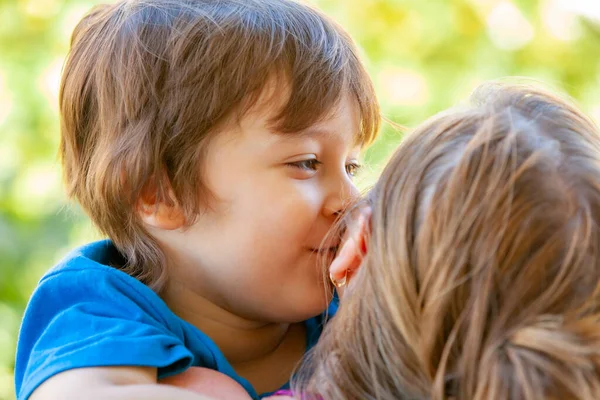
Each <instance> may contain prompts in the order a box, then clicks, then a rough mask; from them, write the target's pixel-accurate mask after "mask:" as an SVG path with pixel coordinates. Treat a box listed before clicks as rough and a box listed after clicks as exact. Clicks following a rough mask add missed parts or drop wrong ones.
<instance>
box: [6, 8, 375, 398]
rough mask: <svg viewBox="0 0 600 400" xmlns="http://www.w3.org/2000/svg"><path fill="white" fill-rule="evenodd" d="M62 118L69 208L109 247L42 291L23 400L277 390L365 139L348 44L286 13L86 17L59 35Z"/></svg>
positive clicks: (355, 65)
mask: <svg viewBox="0 0 600 400" xmlns="http://www.w3.org/2000/svg"><path fill="white" fill-rule="evenodd" d="M60 109H61V128H62V129H61V130H62V140H61V146H60V153H61V156H62V162H63V165H64V177H65V182H66V186H67V190H68V193H69V195H70V196H72V197H73V198H75V199H76V200H77V201H78V202H79V203H80V204H81V206H82V207H83V209H84V210H86V212H87V213H88V215H89V216H90V217H91V219H92V221H93V222H94V223H95V225H96V226H97V227H98V228H99V229H100V230H101V231H102V232H103V233H104V234H106V235H107V237H108V238H109V240H105V241H100V242H96V243H91V244H89V245H87V246H84V247H82V248H79V249H76V250H75V251H73V252H72V253H71V254H69V255H68V256H67V257H66V258H65V259H64V260H63V261H62V262H60V263H59V264H58V265H57V266H55V267H54V268H53V269H52V270H51V271H49V272H48V273H47V274H46V276H44V277H43V278H42V280H41V281H40V283H39V286H38V287H37V289H36V290H35V292H34V294H33V295H32V298H31V300H30V303H29V305H28V308H27V310H26V312H25V316H24V319H23V323H22V327H21V332H20V337H19V343H18V349H17V360H16V368H15V382H16V390H17V395H18V398H19V399H28V398H32V399H36V400H39V399H58V398H60V399H70V398H77V399H96V398H98V399H125V398H126V399H190V400H192V399H201V398H203V397H202V396H201V395H200V394H197V393H193V392H191V391H187V390H182V389H179V388H176V387H175V386H169V385H156V383H157V382H158V380H159V379H164V378H167V377H170V376H174V375H177V374H179V373H181V372H182V371H185V370H186V369H187V368H189V367H190V366H200V367H204V369H207V368H208V369H211V370H215V371H218V372H220V373H222V374H224V375H223V376H228V377H230V378H231V379H233V380H234V381H235V382H237V383H239V384H240V385H241V386H242V387H243V388H244V389H245V390H246V391H247V392H248V394H249V395H250V396H251V397H252V398H258V397H259V395H258V394H259V393H269V392H272V391H275V390H276V389H279V388H281V387H286V382H287V380H288V378H289V376H290V373H291V371H292V369H293V367H294V366H295V365H296V363H297V362H298V361H299V360H300V359H301V357H302V356H303V354H304V353H305V352H306V350H307V349H308V348H310V347H311V346H312V344H313V343H314V342H315V341H316V339H317V337H318V336H319V334H320V327H321V323H322V318H321V317H320V316H319V315H320V314H321V313H322V312H323V311H324V310H325V308H326V306H327V303H328V298H327V296H326V295H325V293H326V292H327V290H326V289H325V287H324V281H323V279H322V274H323V271H322V270H321V269H320V268H319V262H318V260H319V259H320V258H321V257H322V256H327V255H329V254H331V253H332V252H334V251H335V249H336V247H337V244H338V243H337V242H336V241H335V240H325V238H326V233H327V231H328V229H329V228H330V226H331V225H332V223H333V222H334V220H335V219H336V217H337V215H338V213H339V211H340V210H341V209H342V208H343V207H344V203H345V201H346V200H347V199H348V198H349V197H351V196H353V195H354V194H355V188H354V186H353V184H352V181H351V178H352V176H353V175H354V172H355V170H356V168H357V158H358V155H359V154H358V153H359V150H360V149H361V147H363V146H365V145H366V144H368V143H370V142H371V141H372V139H373V138H374V135H375V133H376V131H377V129H378V125H379V113H378V111H379V110H378V105H377V101H376V99H375V96H374V93H373V88H372V85H371V82H370V80H369V78H368V76H367V74H366V72H365V70H364V68H363V67H362V65H361V64H360V62H359V60H358V59H357V57H356V50H355V48H354V46H353V44H352V42H351V40H350V39H349V37H348V36H347V34H346V33H344V32H343V31H342V29H341V28H340V27H338V26H337V25H335V24H334V23H333V22H332V21H331V20H329V19H328V18H326V17H325V16H323V15H322V14H321V13H319V12H317V11H315V10H314V9H312V8H310V7H308V6H306V5H303V4H301V3H297V2H294V1H290V0H243V1H242V0H218V1H217V0H202V1H200V0H143V1H142V0H128V1H121V2H119V3H116V4H114V5H105V6H100V7H97V8H95V9H94V10H93V11H92V12H91V13H90V14H89V15H87V16H86V17H85V18H84V19H83V20H82V21H81V22H80V23H79V24H78V26H77V27H76V29H75V31H74V33H73V38H72V48H71V52H70V55H69V58H68V60H67V63H66V65H65V69H64V74H63V79H62V85H61V96H60ZM315 316H316V317H315ZM200 392H201V391H200Z"/></svg>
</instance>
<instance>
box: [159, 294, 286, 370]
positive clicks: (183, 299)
mask: <svg viewBox="0 0 600 400" xmlns="http://www.w3.org/2000/svg"><path fill="white" fill-rule="evenodd" d="M162 298H163V300H164V301H165V303H166V304H167V305H168V306H169V308H170V309H171V310H172V311H173V312H174V313H175V314H176V315H177V316H179V317H180V318H182V319H184V320H185V321H187V322H189V323H191V324H192V325H194V326H195V327H196V328H198V329H200V330H201V331H202V332H203V333H205V334H206V335H208V336H209V337H210V338H211V339H212V340H213V341H214V342H215V344H216V345H217V346H218V347H219V349H220V350H221V351H222V352H223V355H224V356H225V358H227V360H228V361H229V362H230V363H231V364H232V365H233V366H234V367H235V365H237V364H240V365H243V364H251V363H254V362H259V361H261V360H263V359H265V358H267V357H268V356H270V355H271V354H272V353H274V352H275V351H276V350H277V349H278V348H279V347H280V346H281V344H282V343H283V342H284V340H285V338H286V336H287V333H288V331H289V328H290V324H287V323H265V322H256V321H250V320H247V319H244V318H242V317H240V316H238V315H235V314H233V313H231V312H230V311H228V310H225V309H224V308H222V307H219V306H218V305H216V304H215V303H213V302H212V301H210V300H208V299H207V298H205V297H203V296H201V295H200V294H198V293H196V292H194V291H192V290H190V289H189V288H187V287H185V285H179V284H177V282H170V283H169V284H168V285H167V287H166V288H165V291H164V292H163V294H162Z"/></svg>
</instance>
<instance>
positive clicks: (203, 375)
mask: <svg viewBox="0 0 600 400" xmlns="http://www.w3.org/2000/svg"><path fill="white" fill-rule="evenodd" d="M158 383H161V384H165V385H171V386H177V387H179V388H182V389H187V390H191V391H193V392H196V393H199V394H202V395H205V396H209V397H211V398H214V399H227V400H251V397H250V395H249V394H248V392H246V390H245V389H244V388H243V387H242V386H241V385H240V384H239V383H237V382H236V381H235V380H233V379H232V378H230V377H229V376H227V375H225V374H223V373H221V372H218V371H214V370H212V369H208V368H200V367H190V368H188V369H187V370H186V371H184V372H182V373H180V374H178V375H174V376H170V377H168V378H165V379H161V380H160V381H159V382H158ZM276 398H285V397H280V396H277V397H276Z"/></svg>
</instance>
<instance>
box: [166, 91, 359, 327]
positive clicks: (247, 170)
mask: <svg viewBox="0 0 600 400" xmlns="http://www.w3.org/2000/svg"><path fill="white" fill-rule="evenodd" d="M273 112H274V111H273V108H272V107H271V108H269V109H268V110H263V111H261V112H258V111H257V112H254V113H253V112H250V113H248V114H247V115H246V116H245V117H244V118H243V119H242V120H241V121H240V124H239V125H237V126H236V127H234V128H231V129H230V130H228V131H226V132H223V133H219V134H217V136H216V137H215V138H214V139H213V141H212V142H211V144H210V146H209V149H208V152H207V159H206V163H205V164H204V167H203V171H202V172H203V173H202V178H203V179H204V180H205V182H206V183H207V185H208V188H209V189H210V190H211V191H212V193H213V194H214V195H215V197H216V201H214V202H213V204H212V208H211V209H209V210H208V211H206V212H205V213H203V214H202V215H200V216H199V217H198V220H197V222H195V223H194V225H192V226H191V227H190V228H189V229H187V230H176V231H169V232H163V233H164V235H160V236H161V237H160V238H159V240H160V241H161V244H162V245H163V248H165V249H166V251H167V256H168V257H169V258H170V261H171V262H172V263H173V268H172V270H171V271H172V273H171V275H170V278H171V279H174V280H176V281H177V284H178V285H182V284H183V285H185V286H186V288H187V289H190V290H193V291H194V292H196V293H198V294H200V295H202V296H203V297H205V298H207V299H208V300H210V301H212V302H213V303H215V304H217V305H218V306H220V307H222V308H224V309H226V310H228V311H230V312H232V313H234V314H236V315H238V316H241V317H244V318H248V319H251V320H254V321H269V322H294V321H301V320H304V319H306V318H308V317H311V316H314V315H316V314H318V313H320V312H322V311H323V309H324V307H325V306H326V295H325V293H326V291H325V288H324V284H325V283H324V281H323V271H322V265H321V257H322V255H320V254H319V253H320V252H328V251H334V250H335V247H336V246H337V245H338V243H322V241H323V239H324V238H325V236H326V234H327V232H328V230H329V228H330V227H331V226H332V224H333V222H334V221H335V220H336V217H337V213H338V212H339V211H340V210H341V209H342V208H343V206H344V205H345V204H346V202H347V201H348V200H349V198H350V197H352V196H356V195H357V194H358V193H357V190H356V188H355V186H354V185H353V182H352V173H353V172H354V171H353V169H354V168H355V166H356V164H357V163H358V156H359V150H360V148H359V147H358V146H357V145H356V143H355V138H356V133H357V132H358V130H359V121H358V115H357V112H356V109H355V106H354V103H353V102H352V101H351V99H350V98H343V99H342V100H341V101H340V103H339V105H338V106H337V107H336V109H335V110H334V112H333V113H332V114H331V116H329V117H328V118H326V120H324V121H322V122H319V123H317V124H315V125H313V126H312V127H310V128H308V129H307V130H306V131H305V132H304V133H303V134H300V133H291V134H280V133H274V132H272V131H270V130H269V128H268V124H267V122H268V120H269V118H270V117H272V116H273Z"/></svg>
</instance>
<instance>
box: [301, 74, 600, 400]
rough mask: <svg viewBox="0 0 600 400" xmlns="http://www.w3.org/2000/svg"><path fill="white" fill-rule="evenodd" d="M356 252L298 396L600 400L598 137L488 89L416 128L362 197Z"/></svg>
mask: <svg viewBox="0 0 600 400" xmlns="http://www.w3.org/2000/svg"><path fill="white" fill-rule="evenodd" d="M369 202H370V203H371V204H370V205H371V207H372V219H371V229H372V230H371V234H370V237H369V239H368V246H367V247H368V250H367V254H366V255H365V258H364V259H363V262H362V265H361V268H360V270H359V271H358V272H357V274H356V275H355V277H354V278H353V281H352V282H351V287H350V288H349V289H348V290H347V293H346V295H345V296H344V299H343V304H342V306H341V308H340V311H339V312H338V315H337V316H336V317H335V318H334V319H333V320H332V321H331V323H330V325H329V326H328V327H327V329H326V330H325V332H324V334H323V337H322V340H321V342H320V343H319V345H318V346H317V348H316V349H315V352H314V353H313V354H312V359H311V360H310V365H312V366H313V367H315V368H316V369H315V371H314V373H313V375H312V377H311V378H310V379H309V380H308V381H305V382H301V386H302V387H301V388H300V390H303V391H304V393H306V396H308V397H309V398H310V396H311V394H320V395H321V396H323V398H326V399H338V398H344V399H464V400H467V399H468V400H477V399H527V400H534V399H589V400H592V399H600V312H599V307H598V300H599V290H598V289H599V287H600V286H599V283H600V133H599V132H598V129H597V127H596V126H595V125H594V124H593V122H591V121H590V120H589V119H587V118H586V117H585V116H584V115H583V114H582V113H581V112H580V111H578V110H577V109H576V108H575V107H574V106H572V105H570V104H569V103H568V102H567V101H565V100H561V99H559V98H557V97H555V96H553V95H551V94H548V93H545V92H543V91H540V90H537V89H533V88H530V87H520V86H507V85H502V84H488V85H486V86H483V87H482V88H480V89H479V90H477V91H476V93H475V94H474V96H473V105H472V106H471V107H469V108H466V109H460V110H452V111H451V112H448V113H445V114H443V115H441V116H438V117H435V118H433V119H432V120H430V121H428V122H426V123H425V124H423V125H422V126H421V127H419V128H418V129H417V130H416V131H415V132H413V133H412V134H411V135H409V136H408V137H407V138H406V139H405V140H404V141H403V143H402V144H401V146H400V148H399V149H398V150H397V152H396V154H395V155H394V156H393V158H392V160H391V161H390V163H389V164H388V166H387V167H386V169H385V170H384V172H383V175H382V176H381V178H380V179H379V181H378V183H377V185H376V186H375V188H374V189H373V190H372V192H371V193H370V195H369Z"/></svg>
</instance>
